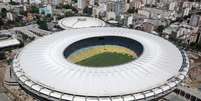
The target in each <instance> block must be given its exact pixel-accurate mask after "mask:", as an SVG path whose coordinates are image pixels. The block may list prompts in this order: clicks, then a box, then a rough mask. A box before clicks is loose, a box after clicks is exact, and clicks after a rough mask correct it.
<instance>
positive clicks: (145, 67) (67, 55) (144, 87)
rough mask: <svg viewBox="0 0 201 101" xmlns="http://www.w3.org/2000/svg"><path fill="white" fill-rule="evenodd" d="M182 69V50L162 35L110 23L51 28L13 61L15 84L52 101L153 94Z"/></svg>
mask: <svg viewBox="0 0 201 101" xmlns="http://www.w3.org/2000/svg"><path fill="white" fill-rule="evenodd" d="M97 61H98V62H97ZM188 70H189V60H188V57H187V55H186V53H185V51H183V50H179V49H178V48H177V47H176V46H174V45H173V44H172V43H170V42H168V41H167V40H164V39H162V38H160V37H158V36H154V35H151V34H149V33H146V32H141V31H137V30H131V29H124V28H114V27H113V28H110V27H99V28H81V29H72V30H65V31H61V32H56V33H55V34H52V35H50V36H45V37H43V38H40V39H37V40H36V41H33V42H32V43H30V44H28V45H27V46H25V48H24V49H22V50H21V52H19V53H18V54H17V55H16V57H15V59H14V60H13V72H14V75H15V77H16V79H17V80H18V82H19V84H20V85H21V87H23V88H24V89H25V90H26V91H28V92H30V93H31V94H33V95H37V96H38V97H40V98H44V99H46V100H52V101H133V100H152V99H157V98H160V97H162V96H165V95H167V94H168V93H170V92H172V91H173V90H174V89H175V88H176V87H177V85H179V84H180V83H181V82H182V81H183V80H184V79H185V77H186V75H187V72H188Z"/></svg>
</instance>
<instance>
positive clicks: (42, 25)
mask: <svg viewBox="0 0 201 101" xmlns="http://www.w3.org/2000/svg"><path fill="white" fill-rule="evenodd" d="M37 24H38V25H39V28H41V29H44V30H48V25H47V20H46V19H42V20H38V21H37Z"/></svg>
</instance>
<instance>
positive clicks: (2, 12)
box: [1, 8, 8, 18]
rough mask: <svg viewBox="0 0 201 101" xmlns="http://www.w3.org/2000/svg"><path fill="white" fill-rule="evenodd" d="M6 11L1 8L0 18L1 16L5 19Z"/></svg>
mask: <svg viewBox="0 0 201 101" xmlns="http://www.w3.org/2000/svg"><path fill="white" fill-rule="evenodd" d="M7 12H8V11H7V9H6V8H2V9H1V16H2V18H5V17H6V14H7Z"/></svg>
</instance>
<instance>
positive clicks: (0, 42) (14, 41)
mask: <svg viewBox="0 0 201 101" xmlns="http://www.w3.org/2000/svg"><path fill="white" fill-rule="evenodd" d="M19 44H20V42H19V41H18V40H17V39H7V40H0V48H5V47H10V46H15V45H19Z"/></svg>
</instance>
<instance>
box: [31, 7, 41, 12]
mask: <svg viewBox="0 0 201 101" xmlns="http://www.w3.org/2000/svg"><path fill="white" fill-rule="evenodd" d="M31 12H32V13H39V8H38V7H36V6H31Z"/></svg>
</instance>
